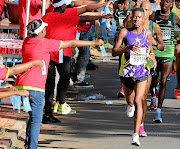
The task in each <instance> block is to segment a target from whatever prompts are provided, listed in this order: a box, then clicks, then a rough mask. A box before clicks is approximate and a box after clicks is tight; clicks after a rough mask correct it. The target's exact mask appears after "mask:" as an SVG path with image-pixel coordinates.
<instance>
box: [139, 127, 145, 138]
mask: <svg viewBox="0 0 180 149" xmlns="http://www.w3.org/2000/svg"><path fill="white" fill-rule="evenodd" d="M139 136H140V137H147V133H146V132H145V131H144V126H140V129H139Z"/></svg>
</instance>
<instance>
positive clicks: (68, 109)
mask: <svg viewBox="0 0 180 149" xmlns="http://www.w3.org/2000/svg"><path fill="white" fill-rule="evenodd" d="M75 113H76V111H75V110H72V109H71V107H70V106H69V105H68V104H67V103H64V104H62V105H60V106H59V107H58V110H57V114H75Z"/></svg>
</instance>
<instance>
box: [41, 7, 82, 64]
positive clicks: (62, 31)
mask: <svg viewBox="0 0 180 149" xmlns="http://www.w3.org/2000/svg"><path fill="white" fill-rule="evenodd" d="M42 19H43V21H44V22H46V23H48V26H47V27H46V38H49V39H57V40H63V41H64V40H75V38H76V32H77V27H76V26H77V24H78V23H79V16H77V8H68V9H66V11H65V13H59V12H50V13H47V14H46V15H44V16H43V17H42ZM72 49H73V48H65V49H63V55H64V56H69V57H71V52H72ZM51 59H52V60H53V61H55V62H57V63H59V52H53V53H51Z"/></svg>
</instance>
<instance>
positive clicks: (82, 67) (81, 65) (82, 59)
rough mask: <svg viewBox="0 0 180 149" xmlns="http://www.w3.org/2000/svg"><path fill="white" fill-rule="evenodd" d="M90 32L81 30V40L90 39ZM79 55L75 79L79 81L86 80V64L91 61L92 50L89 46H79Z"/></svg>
mask: <svg viewBox="0 0 180 149" xmlns="http://www.w3.org/2000/svg"><path fill="white" fill-rule="evenodd" d="M88 37H90V35H89V32H85V31H81V34H80V39H79V40H84V41H90V40H91V39H89V38H88ZM78 49H79V55H78V58H77V62H76V64H75V71H74V72H75V79H74V81H75V82H77V83H79V82H82V81H84V78H85V72H86V66H87V64H88V63H89V58H90V50H89V46H85V47H79V48H78Z"/></svg>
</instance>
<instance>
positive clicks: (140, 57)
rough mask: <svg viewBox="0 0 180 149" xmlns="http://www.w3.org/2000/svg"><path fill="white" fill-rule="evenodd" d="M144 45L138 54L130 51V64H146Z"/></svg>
mask: <svg viewBox="0 0 180 149" xmlns="http://www.w3.org/2000/svg"><path fill="white" fill-rule="evenodd" d="M146 55H147V54H146V47H143V48H141V52H139V54H137V53H135V52H133V51H130V64H131V65H143V64H146V63H147V61H146V57H147V56H146Z"/></svg>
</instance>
